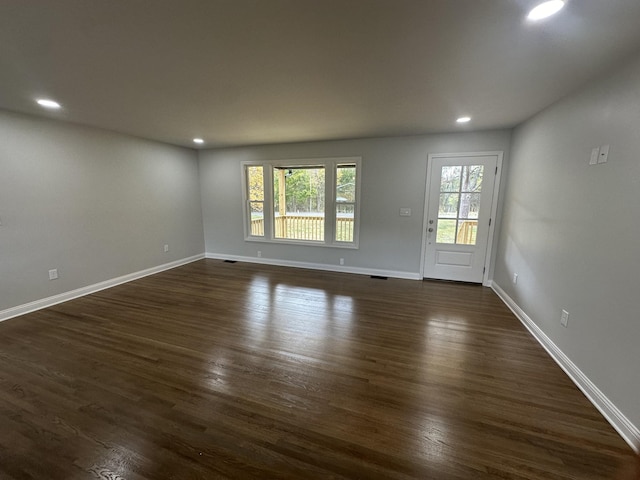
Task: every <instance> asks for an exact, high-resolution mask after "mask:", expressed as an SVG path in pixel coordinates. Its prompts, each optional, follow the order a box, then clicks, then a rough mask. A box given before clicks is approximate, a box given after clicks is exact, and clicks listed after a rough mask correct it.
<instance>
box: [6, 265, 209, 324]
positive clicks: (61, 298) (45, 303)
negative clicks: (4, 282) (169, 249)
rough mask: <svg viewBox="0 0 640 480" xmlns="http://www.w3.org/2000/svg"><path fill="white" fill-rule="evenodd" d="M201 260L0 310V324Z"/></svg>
mask: <svg viewBox="0 0 640 480" xmlns="http://www.w3.org/2000/svg"><path fill="white" fill-rule="evenodd" d="M203 258H204V253H201V254H199V255H194V256H193V257H187V258H182V259H180V260H176V261H174V262H169V263H165V264H163V265H158V266H157V267H151V268H147V269H145V270H140V271H139V272H133V273H129V274H127V275H123V276H121V277H117V278H112V279H110V280H105V281H104V282H100V283H95V284H93V285H87V286H86V287H81V288H78V289H76V290H71V291H69V292H65V293H60V294H58V295H54V296H52V297H47V298H43V299H40V300H36V301H34V302H29V303H25V304H24V305H18V306H16V307H11V308H8V309H6V310H1V311H0V322H2V321H4V320H9V319H10V318H14V317H18V316H20V315H24V314H26V313H31V312H35V311H36V310H41V309H43V308H47V307H51V306H53V305H57V304H58V303H62V302H67V301H69V300H73V299H74V298H78V297H83V296H85V295H89V294H91V293H95V292H99V291H100V290H105V289H107V288H111V287H115V286H116V285H120V284H122V283H127V282H131V281H132V280H137V279H139V278H142V277H146V276H149V275H153V274H154V273H159V272H162V271H164V270H170V269H172V268H176V267H179V266H181V265H186V264H187V263H191V262H195V261H196V260H202V259H203Z"/></svg>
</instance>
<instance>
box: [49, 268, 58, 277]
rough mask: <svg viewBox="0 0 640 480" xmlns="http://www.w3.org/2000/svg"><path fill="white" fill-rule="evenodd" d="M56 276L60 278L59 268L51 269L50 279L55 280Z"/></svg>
mask: <svg viewBox="0 0 640 480" xmlns="http://www.w3.org/2000/svg"><path fill="white" fill-rule="evenodd" d="M56 278H58V269H57V268H54V269H52V270H49V280H55V279H56Z"/></svg>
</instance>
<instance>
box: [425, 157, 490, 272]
mask: <svg viewBox="0 0 640 480" xmlns="http://www.w3.org/2000/svg"><path fill="white" fill-rule="evenodd" d="M497 163H498V156H497V155H494V154H488V155H478V156H468V157H464V156H451V157H441V156H437V157H431V158H430V165H429V168H430V174H429V176H428V177H429V185H427V195H428V205H427V216H426V248H425V257H424V277H425V278H437V279H443V280H457V281H463V282H475V283H482V280H483V275H484V267H485V259H486V255H487V245H488V240H489V230H490V228H489V226H490V219H491V210H492V205H493V193H494V184H495V179H496V171H497Z"/></svg>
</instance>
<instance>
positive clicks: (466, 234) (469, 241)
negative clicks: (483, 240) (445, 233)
mask: <svg viewBox="0 0 640 480" xmlns="http://www.w3.org/2000/svg"><path fill="white" fill-rule="evenodd" d="M477 231H478V221H477V220H460V224H459V228H458V235H457V236H456V243H457V244H462V245H475V244H476V232H477Z"/></svg>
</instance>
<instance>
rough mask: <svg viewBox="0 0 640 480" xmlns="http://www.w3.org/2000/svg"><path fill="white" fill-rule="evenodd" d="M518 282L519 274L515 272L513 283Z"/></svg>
mask: <svg viewBox="0 0 640 480" xmlns="http://www.w3.org/2000/svg"><path fill="white" fill-rule="evenodd" d="M516 283H518V274H517V273H514V274H513V284H514V285H515V284H516Z"/></svg>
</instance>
